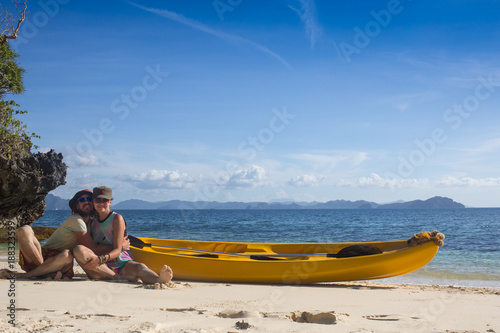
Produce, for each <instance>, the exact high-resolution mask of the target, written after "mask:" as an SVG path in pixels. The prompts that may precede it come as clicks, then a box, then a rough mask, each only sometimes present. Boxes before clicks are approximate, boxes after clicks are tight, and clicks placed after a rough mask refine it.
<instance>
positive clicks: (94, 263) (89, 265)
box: [82, 256, 101, 270]
mask: <svg viewBox="0 0 500 333" xmlns="http://www.w3.org/2000/svg"><path fill="white" fill-rule="evenodd" d="M100 264H101V263H100V260H99V257H98V256H92V257H90V258H88V259H87V261H86V262H85V263H84V264H83V266H82V268H83V269H84V270H94V269H96V268H97V267H99V265H100Z"/></svg>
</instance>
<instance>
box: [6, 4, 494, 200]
mask: <svg viewBox="0 0 500 333" xmlns="http://www.w3.org/2000/svg"><path fill="white" fill-rule="evenodd" d="M499 10H500V4H499V3H498V2H497V1H438V2H430V1H394V0H391V1H349V2H348V1H327V0H317V1H306V0H300V1H298V0H288V1H287V0H282V1H281V0H280V1H278V0H276V1H249V0H231V1H229V0H220V1H218V0H216V1H210V0H208V1H152V0H151V1H139V0H136V1H135V2H128V1H77V0H73V1H68V0H41V1H39V2H38V1H37V2H35V1H33V2H32V3H30V8H29V12H30V13H29V18H30V19H29V21H27V22H26V23H25V24H24V26H23V28H22V29H21V34H20V37H19V38H18V39H17V40H16V41H14V42H13V43H12V45H13V46H14V47H15V49H16V50H17V51H18V52H19V54H20V56H21V57H20V63H21V65H22V66H23V67H24V68H25V69H26V73H25V77H24V79H25V87H26V92H25V93H24V95H22V96H18V97H16V100H18V101H19V103H20V104H21V106H22V107H23V108H24V109H27V110H28V111H29V115H27V116H26V117H24V118H23V120H24V121H25V123H26V124H28V126H29V128H31V129H32V130H33V131H34V132H36V133H37V134H39V135H41V140H38V141H37V144H38V145H39V146H40V150H41V151H47V150H48V149H55V150H56V151H57V152H62V153H63V155H64V160H65V162H66V163H67V165H68V176H67V180H66V181H67V183H66V185H64V186H61V187H59V188H57V189H56V190H54V191H53V192H52V193H53V194H55V195H58V196H60V197H63V198H69V197H71V196H72V194H73V193H74V192H76V191H77V190H79V189H82V188H92V187H94V186H99V185H107V186H110V187H111V188H113V190H114V197H115V200H116V201H122V200H126V199H131V198H137V199H144V200H149V201H159V200H171V199H181V200H189V201H194V200H207V201H212V200H213V201H272V200H285V201H292V200H293V201H321V202H325V201H328V200H336V199H346V200H361V199H363V200H369V201H375V202H379V203H385V202H391V201H396V200H415V199H427V198H430V197H432V196H436V195H440V196H448V197H451V198H453V199H454V200H456V201H459V202H462V203H464V204H465V205H468V206H474V207H499V206H500V199H499V198H500V172H499V169H498V167H499V166H500V163H499V162H500V154H499V153H500V113H499V112H498V111H499V106H500V44H499V43H498V40H500V21H499V20H498V15H497V13H498V12H499Z"/></svg>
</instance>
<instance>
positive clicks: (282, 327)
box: [0, 262, 500, 333]
mask: <svg viewBox="0 0 500 333" xmlns="http://www.w3.org/2000/svg"><path fill="white" fill-rule="evenodd" d="M0 266H1V268H6V266H7V264H6V263H5V262H3V263H1V265H0ZM76 273H77V274H76V276H75V278H74V279H73V280H71V281H69V280H68V281H51V280H18V281H13V283H11V282H10V281H8V280H0V292H1V293H2V295H4V296H3V297H2V303H3V305H2V310H1V312H2V313H3V314H2V315H1V316H0V331H2V332H244V331H247V332H330V331H334V332H359V333H361V332H443V333H444V332H446V333H451V332H461V333H465V332H500V297H499V295H500V290H497V289H485V288H484V289H483V288H464V287H452V286H449V287H443V286H416V285H386V284H381V283H375V282H372V281H367V282H350V283H331V284H317V285H307V286H276V285H244V284H224V283H201V282H185V281H175V283H172V284H171V285H170V286H169V287H167V286H158V285H157V286H156V288H155V286H153V285H152V286H146V287H145V286H143V285H142V284H130V283H119V282H103V281H90V280H88V279H87V278H86V276H85V275H84V274H83V272H82V271H81V270H80V269H79V267H78V269H77V271H76ZM174 280H175V277H174ZM9 289H10V290H11V292H12V290H13V291H14V293H15V296H14V297H11V296H12V295H9ZM5 296H7V297H5ZM12 300H13V301H12ZM11 301H12V302H15V308H16V310H15V311H12V310H11V309H9V304H10V303H9V302H11ZM12 314H14V315H12ZM12 319H14V322H15V326H13V325H12V321H11V322H10V323H9V321H10V320H12ZM300 321H306V322H300ZM307 321H312V322H307Z"/></svg>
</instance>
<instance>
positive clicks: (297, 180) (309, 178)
mask: <svg viewBox="0 0 500 333" xmlns="http://www.w3.org/2000/svg"><path fill="white" fill-rule="evenodd" d="M325 178H326V177H325V176H315V175H303V176H297V177H294V178H292V179H290V180H289V181H288V182H287V183H286V184H287V185H291V186H300V187H309V186H316V185H318V183H319V182H320V181H322V180H323V179H325Z"/></svg>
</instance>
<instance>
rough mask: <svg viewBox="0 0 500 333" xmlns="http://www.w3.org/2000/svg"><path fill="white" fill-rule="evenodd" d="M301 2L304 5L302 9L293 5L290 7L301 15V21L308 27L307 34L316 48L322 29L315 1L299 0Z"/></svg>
mask: <svg viewBox="0 0 500 333" xmlns="http://www.w3.org/2000/svg"><path fill="white" fill-rule="evenodd" d="M299 2H300V4H301V6H302V7H301V9H300V10H299V9H296V8H294V7H292V6H288V7H289V8H290V9H292V10H293V11H295V12H296V13H297V14H298V15H299V17H300V19H301V21H302V22H303V23H304V26H305V28H306V34H307V36H308V38H309V40H310V42H311V48H314V46H315V45H316V43H317V40H318V38H319V35H320V34H321V29H320V28H319V25H318V23H317V20H316V8H315V6H314V1H313V0H299Z"/></svg>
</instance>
